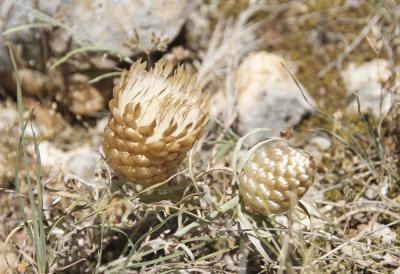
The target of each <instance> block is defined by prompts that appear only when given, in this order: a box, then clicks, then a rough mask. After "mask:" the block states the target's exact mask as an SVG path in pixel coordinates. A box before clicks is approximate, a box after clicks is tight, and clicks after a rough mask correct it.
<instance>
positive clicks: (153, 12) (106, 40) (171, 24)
mask: <svg viewBox="0 0 400 274" xmlns="http://www.w3.org/2000/svg"><path fill="white" fill-rule="evenodd" d="M194 3H195V1H194V0H184V1H182V0H149V1H141V0H134V1H132V0H119V1H115V0H114V1H109V0H95V1H83V0H65V1H63V3H62V5H61V10H62V12H61V13H59V14H58V18H57V19H58V20H60V21H61V22H63V24H65V25H66V26H67V29H68V32H69V34H70V35H72V37H73V40H74V41H75V42H76V43H78V44H80V45H85V44H94V45H97V46H99V47H103V48H107V49H112V50H113V51H117V52H120V53H122V54H126V55H130V54H132V50H133V46H134V45H133V44H134V40H135V35H136V33H137V34H138V36H139V45H140V47H141V48H142V49H145V50H151V49H152V48H153V47H154V42H155V41H154V37H159V38H161V40H163V39H167V40H168V41H171V40H172V39H174V38H175V37H176V35H177V34H178V32H179V30H180V29H181V27H182V25H183V23H184V22H185V20H186V18H187V16H188V15H189V13H190V11H191V10H192V9H193V8H194ZM135 32H136V33H135Z"/></svg>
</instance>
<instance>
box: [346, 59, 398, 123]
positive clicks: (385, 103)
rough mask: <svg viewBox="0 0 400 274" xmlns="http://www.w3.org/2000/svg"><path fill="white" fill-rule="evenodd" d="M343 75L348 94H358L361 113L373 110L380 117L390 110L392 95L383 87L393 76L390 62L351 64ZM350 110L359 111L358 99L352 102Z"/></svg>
mask: <svg viewBox="0 0 400 274" xmlns="http://www.w3.org/2000/svg"><path fill="white" fill-rule="evenodd" d="M341 75H342V79H343V82H344V84H345V87H346V91H347V94H348V95H349V96H351V95H352V94H353V93H354V92H357V93H358V96H359V100H360V109H361V111H363V112H364V111H366V110H368V109H371V110H372V112H373V113H374V115H376V116H380V115H381V114H384V113H386V112H387V111H388V110H389V108H390V104H391V95H390V94H389V93H388V92H387V91H386V90H385V89H384V88H383V87H382V84H383V83H384V82H385V81H387V80H388V79H389V78H390V77H391V75H392V72H391V71H390V65H389V63H388V61H386V60H385V59H374V60H372V61H369V62H366V63H363V64H361V65H356V64H355V63H350V64H349V66H348V67H347V68H346V70H344V71H342V73H341ZM349 108H350V109H351V110H353V111H357V101H356V99H354V100H352V101H351V103H350V105H349Z"/></svg>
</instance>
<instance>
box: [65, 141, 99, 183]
mask: <svg viewBox="0 0 400 274" xmlns="http://www.w3.org/2000/svg"><path fill="white" fill-rule="evenodd" d="M98 160H99V155H98V154H97V153H96V151H95V150H93V149H92V148H90V147H89V146H87V145H84V146H81V147H78V148H76V149H74V150H71V151H69V152H68V153H67V155H66V161H65V173H66V174H73V175H75V176H78V177H79V178H82V179H85V180H90V179H91V178H93V177H94V171H95V169H96V166H97V162H98Z"/></svg>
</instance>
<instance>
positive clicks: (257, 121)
mask: <svg viewBox="0 0 400 274" xmlns="http://www.w3.org/2000/svg"><path fill="white" fill-rule="evenodd" d="M282 63H283V59H282V58H281V57H280V56H278V55H275V54H270V53H267V52H265V51H261V52H254V53H251V54H249V55H248V56H247V57H246V58H245V59H244V60H243V61H242V63H241V64H240V66H239V67H238V69H237V71H236V74H235V88H236V89H237V90H238V92H239V97H238V102H237V107H238V112H239V124H238V130H239V133H240V134H242V135H243V134H246V133H248V132H250V131H252V130H254V129H255V128H269V129H271V131H270V132H267V133H261V134H256V135H253V136H251V137H250V138H249V142H250V143H255V142H257V141H259V140H261V139H263V138H265V137H270V136H277V135H279V132H280V131H281V130H282V129H283V128H285V127H288V126H294V125H296V124H298V123H299V122H300V121H301V120H302V117H303V116H304V115H305V114H307V113H308V112H310V111H312V107H311V106H310V104H309V103H307V102H306V101H305V100H304V98H303V95H302V94H301V91H300V89H299V87H298V86H297V85H296V83H295V81H294V80H293V79H292V77H291V76H290V74H289V72H288V71H286V70H285V68H284V67H283V66H282ZM302 90H303V92H304V95H305V96H306V98H307V99H308V101H309V102H310V103H311V104H313V103H314V101H313V99H312V98H311V97H310V95H309V94H308V92H307V91H306V90H305V88H304V87H302Z"/></svg>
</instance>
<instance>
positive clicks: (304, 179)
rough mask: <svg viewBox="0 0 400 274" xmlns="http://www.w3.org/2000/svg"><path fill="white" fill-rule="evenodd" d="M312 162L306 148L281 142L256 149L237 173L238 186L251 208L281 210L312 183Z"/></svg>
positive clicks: (286, 207)
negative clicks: (300, 148) (301, 148)
mask: <svg viewBox="0 0 400 274" xmlns="http://www.w3.org/2000/svg"><path fill="white" fill-rule="evenodd" d="M315 170H316V169H315V163H314V160H313V159H312V157H311V156H310V155H308V154H307V153H306V152H304V151H302V150H299V149H294V148H292V147H290V146H289V145H288V144H285V143H283V142H273V143H272V144H271V143H270V144H266V145H264V146H261V147H260V148H258V149H257V150H256V152H255V153H254V155H253V156H252V157H251V158H250V160H249V161H248V162H247V163H246V164H245V166H244V168H243V171H242V172H241V174H240V177H239V183H240V184H239V190H240V193H241V195H242V197H243V200H244V202H245V204H246V205H247V206H249V207H250V208H251V209H253V210H255V211H257V212H259V213H262V214H269V213H282V212H285V211H287V210H288V209H289V208H290V203H291V202H294V203H297V202H298V200H299V199H300V198H301V197H302V196H303V195H304V193H305V192H306V191H307V190H308V188H309V187H310V185H311V184H312V183H313V180H314V175H315Z"/></svg>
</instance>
